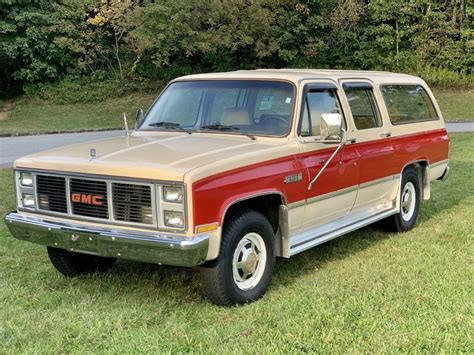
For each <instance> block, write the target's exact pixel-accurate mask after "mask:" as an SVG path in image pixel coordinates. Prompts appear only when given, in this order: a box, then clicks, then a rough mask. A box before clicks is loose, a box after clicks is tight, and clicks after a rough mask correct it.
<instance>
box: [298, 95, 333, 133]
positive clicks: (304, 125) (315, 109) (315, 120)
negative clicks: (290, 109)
mask: <svg viewBox="0 0 474 355" xmlns="http://www.w3.org/2000/svg"><path fill="white" fill-rule="evenodd" d="M303 104H304V107H303V113H302V116H301V120H302V121H301V135H302V136H303V137H306V136H319V135H320V133H321V132H320V130H319V125H320V122H321V116H322V115H323V114H324V113H340V114H342V111H341V108H340V105H339V101H338V99H337V95H336V92H335V90H333V89H322V90H315V91H310V92H308V93H307V94H306V97H305V100H304V103H303Z"/></svg>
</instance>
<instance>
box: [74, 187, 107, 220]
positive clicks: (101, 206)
mask: <svg viewBox="0 0 474 355" xmlns="http://www.w3.org/2000/svg"><path fill="white" fill-rule="evenodd" d="M70 190H71V207H72V214H75V215H79V216H86V217H94V218H104V219H108V218H109V209H108V203H107V183H106V182H105V181H97V180H86V179H71V180H70Z"/></svg>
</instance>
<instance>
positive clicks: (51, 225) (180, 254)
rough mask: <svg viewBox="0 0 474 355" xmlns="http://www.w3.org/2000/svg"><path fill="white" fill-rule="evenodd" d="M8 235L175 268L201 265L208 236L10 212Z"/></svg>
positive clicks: (56, 246) (6, 219)
mask: <svg viewBox="0 0 474 355" xmlns="http://www.w3.org/2000/svg"><path fill="white" fill-rule="evenodd" d="M5 223H6V225H7V226H8V228H9V229H10V232H11V233H12V235H13V236H14V237H15V238H17V239H21V240H26V241H28V242H32V243H37V244H43V245H47V246H50V247H55V248H60V249H66V250H69V251H73V252H77V253H84V254H92V255H99V256H104V257H115V258H122V259H129V260H137V261H143V262H149V263H158V264H165V265H175V266H196V265H200V264H202V263H204V261H205V260H206V256H207V251H208V246H209V237H208V236H207V235H199V236H194V237H184V236H179V235H172V234H162V233H158V232H137V231H131V230H122V229H108V228H107V229H106V228H96V227H91V226H84V225H81V224H73V223H62V222H61V223H60V222H55V221H48V220H45V219H42V218H40V217H36V216H35V217H32V216H28V215H23V214H20V213H16V212H12V213H10V214H8V215H6V216H5Z"/></svg>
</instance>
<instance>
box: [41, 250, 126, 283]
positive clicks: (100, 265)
mask: <svg viewBox="0 0 474 355" xmlns="http://www.w3.org/2000/svg"><path fill="white" fill-rule="evenodd" d="M48 256H49V260H51V263H52V264H53V266H54V267H55V268H56V270H58V271H59V272H60V273H61V274H63V275H64V276H68V277H76V276H80V275H84V274H90V273H93V272H104V271H108V270H109V269H110V268H112V266H114V264H115V262H116V261H117V259H116V258H103V257H100V256H94V255H87V254H80V253H74V252H70V251H67V250H64V249H57V248H52V247H48Z"/></svg>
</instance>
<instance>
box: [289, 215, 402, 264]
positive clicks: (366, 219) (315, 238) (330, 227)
mask: <svg viewBox="0 0 474 355" xmlns="http://www.w3.org/2000/svg"><path fill="white" fill-rule="evenodd" d="M398 212H399V210H398V209H396V208H391V209H389V210H383V211H381V212H378V213H375V214H372V215H369V216H368V214H367V213H366V212H365V213H358V214H356V215H352V216H348V217H344V218H341V219H340V220H339V221H335V222H331V223H328V224H325V225H323V226H320V227H318V228H315V229H311V230H308V231H305V232H303V233H300V234H297V235H295V236H293V237H291V240H290V256H292V255H295V254H298V253H301V252H303V251H305V250H308V249H310V248H312V247H315V246H316V245H319V244H323V243H325V242H327V241H329V240H331V239H334V238H337V237H340V236H341V235H343V234H347V233H349V232H352V231H355V230H356V229H359V228H362V227H365V226H367V225H369V224H372V223H374V222H377V221H380V220H381V219H384V218H387V217H389V216H391V215H394V214H397V213H398ZM344 222H347V223H344ZM341 223H342V224H343V226H342V227H341Z"/></svg>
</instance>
